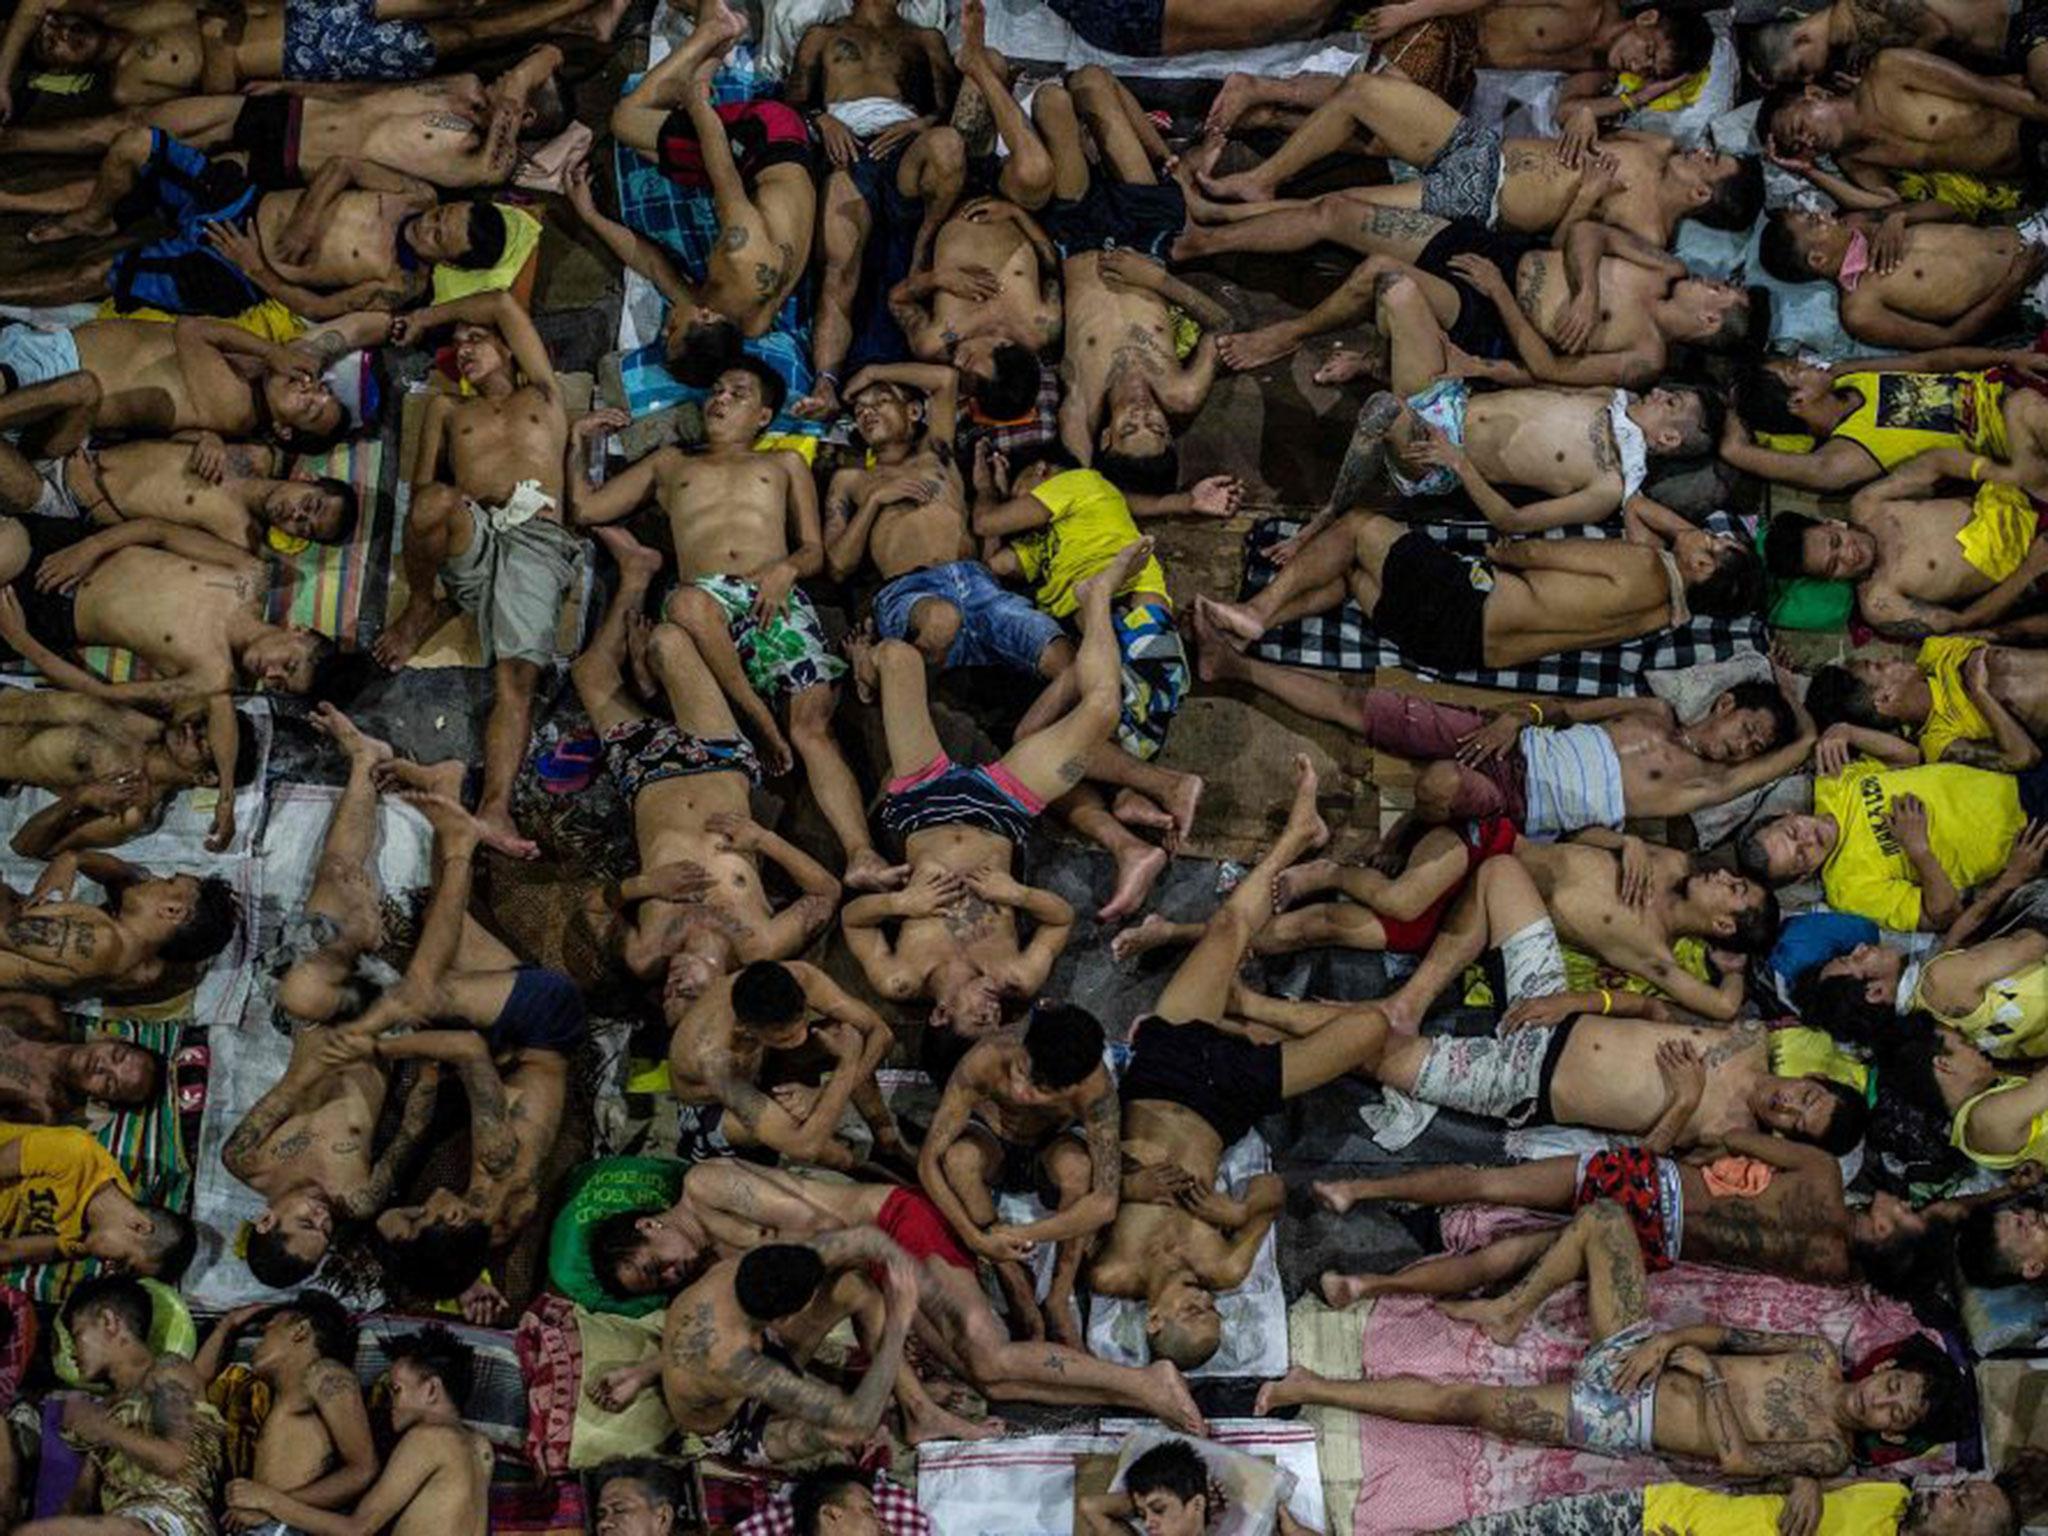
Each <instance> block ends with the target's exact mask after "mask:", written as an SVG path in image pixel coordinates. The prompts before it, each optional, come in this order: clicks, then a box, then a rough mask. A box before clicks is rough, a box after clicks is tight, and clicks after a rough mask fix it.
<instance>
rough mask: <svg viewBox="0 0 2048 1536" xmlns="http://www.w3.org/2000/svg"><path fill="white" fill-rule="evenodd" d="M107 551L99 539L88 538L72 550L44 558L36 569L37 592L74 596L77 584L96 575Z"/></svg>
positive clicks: (83, 539)
mask: <svg viewBox="0 0 2048 1536" xmlns="http://www.w3.org/2000/svg"><path fill="white" fill-rule="evenodd" d="M104 554H105V550H104V548H103V547H102V545H101V544H100V542H99V538H98V535H96V534H89V535H87V536H86V537H85V538H82V539H80V540H79V541H78V542H77V543H76V544H74V545H72V546H71V547H70V548H69V549H60V550H58V551H56V553H54V554H49V555H45V556H43V558H42V561H41V562H40V563H39V564H38V565H37V566H36V590H37V591H38V592H75V591H77V590H78V584H79V583H80V582H82V581H84V580H85V578H86V577H88V576H90V575H91V574H92V573H93V567H95V566H97V565H98V564H99V563H100V560H101V558H102V556H103V555H104Z"/></svg>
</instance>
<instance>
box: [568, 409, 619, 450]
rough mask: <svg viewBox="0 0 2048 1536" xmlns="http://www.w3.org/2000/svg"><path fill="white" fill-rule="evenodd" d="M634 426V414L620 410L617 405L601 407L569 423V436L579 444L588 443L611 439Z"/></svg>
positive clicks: (586, 412)
mask: <svg viewBox="0 0 2048 1536" xmlns="http://www.w3.org/2000/svg"><path fill="white" fill-rule="evenodd" d="M631 425H633V413H632V412H631V411H625V410H621V409H619V407H617V406H616V405H604V406H599V407H598V408H597V409H596V410H594V411H585V412H584V413H583V414H582V415H581V416H578V417H577V418H576V419H575V420H574V421H572V422H570V423H569V436H570V438H571V439H572V440H573V441H575V442H578V443H587V442H589V441H590V439H592V438H593V437H610V436H611V435H612V434H613V433H614V432H623V431H625V430H626V428H628V427H630V426H631Z"/></svg>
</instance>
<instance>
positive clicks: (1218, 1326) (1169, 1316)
mask: <svg viewBox="0 0 2048 1536" xmlns="http://www.w3.org/2000/svg"><path fill="white" fill-rule="evenodd" d="M1145 1320H1146V1322H1147V1324H1148V1325H1164V1324H1169V1323H1170V1324H1172V1325H1173V1326H1175V1327H1177V1328H1179V1329H1180V1330H1181V1331H1182V1332H1184V1333H1192V1334H1195V1335H1196V1336H1198V1337H1199V1336H1200V1335H1202V1334H1204V1333H1206V1334H1208V1335H1209V1336H1210V1337H1212V1338H1215V1337H1219V1336H1220V1335H1221V1332H1222V1328H1223V1314H1222V1313H1220V1312H1218V1311H1217V1310H1216V1297H1215V1296H1214V1295H1213V1294H1212V1293H1211V1292H1209V1291H1205V1290H1203V1289H1202V1287H1200V1286H1199V1285H1196V1284H1195V1283H1194V1281H1192V1280H1188V1279H1179V1280H1174V1281H1170V1282H1169V1283H1168V1284H1167V1286H1166V1288H1165V1289H1164V1290H1162V1291H1161V1292H1160V1293H1159V1296H1158V1299H1157V1300H1155V1301H1154V1302H1153V1303H1152V1305H1151V1306H1150V1307H1149V1308H1147V1309H1146V1314H1145Z"/></svg>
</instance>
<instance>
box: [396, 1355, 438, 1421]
mask: <svg viewBox="0 0 2048 1536" xmlns="http://www.w3.org/2000/svg"><path fill="white" fill-rule="evenodd" d="M390 1375H391V1427H392V1428H393V1429H395V1430H397V1431H398V1432H399V1433H400V1434H404V1433H405V1431H407V1430H408V1429H411V1428H412V1427H413V1425H415V1424H417V1423H418V1422H419V1421H420V1420H421V1419H423V1418H425V1417H426V1416H427V1415H428V1414H429V1413H431V1412H432V1411H433V1410H434V1408H435V1407H436V1405H437V1404H438V1403H439V1402H440V1400H441V1378H440V1377H438V1376H430V1375H428V1374H427V1373H426V1372H425V1371H423V1370H421V1369H420V1368H419V1367H418V1366H416V1365H414V1364H413V1363H412V1362H411V1361H410V1360H396V1361H393V1362H392V1365H391V1372H390Z"/></svg>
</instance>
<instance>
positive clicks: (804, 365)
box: [612, 42, 823, 435]
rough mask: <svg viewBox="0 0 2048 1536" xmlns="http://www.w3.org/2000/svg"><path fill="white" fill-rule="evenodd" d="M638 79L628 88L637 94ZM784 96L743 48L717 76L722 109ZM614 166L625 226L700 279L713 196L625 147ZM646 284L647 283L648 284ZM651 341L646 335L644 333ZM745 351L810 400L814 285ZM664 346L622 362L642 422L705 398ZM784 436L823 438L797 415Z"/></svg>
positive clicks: (638, 351)
mask: <svg viewBox="0 0 2048 1536" xmlns="http://www.w3.org/2000/svg"><path fill="white" fill-rule="evenodd" d="M637 83H638V77H637V76H635V77H634V78H633V79H631V80H629V81H627V83H626V88H627V89H628V90H630V89H632V87H633V86H634V85H636V84H637ZM775 94H777V88H776V87H775V85H774V82H772V81H770V80H769V79H767V78H766V77H765V76H763V75H761V74H760V72H759V71H758V69H757V68H756V65H755V61H754V53H753V49H752V48H751V47H750V46H749V45H748V44H747V43H745V42H741V43H740V44H739V45H738V46H736V47H735V48H734V49H733V50H732V52H731V53H730V54H729V55H727V57H726V60H725V62H724V63H723V64H722V65H720V66H719V70H718V73H717V74H716V75H715V76H713V77H712V81H711V99H712V101H713V102H716V103H720V104H722V103H725V102H730V101H750V100H753V99H755V98H757V97H765V96H772V95H775ZM612 163H613V168H614V170H615V171H616V172H617V176H618V187H619V221H620V222H621V223H622V224H624V225H626V227H627V228H629V229H634V230H638V231H639V232H640V233H641V234H643V235H645V236H647V238H648V239H650V240H652V241H654V242H655V244H657V245H659V246H661V248H662V249H663V250H665V251H667V252H668V253H669V254H670V255H672V256H674V257H675V258H676V260H677V262H678V263H679V264H680V266H681V267H682V269H683V271H684V273H685V274H687V275H688V276H689V277H691V278H692V279H693V280H701V279H702V277H703V273H704V268H705V262H706V260H707V259H708V257H709V256H710V254H711V246H712V242H713V241H714V240H716V239H717V238H718V211H717V208H716V207H715V205H714V204H713V202H712V199H711V194H710V193H708V192H706V193H703V194H701V195H692V194H691V193H688V192H686V191H684V190H683V189H682V188H681V187H678V186H677V185H676V184H675V183H674V182H672V181H670V180H669V179H668V178H667V177H666V176H664V175H662V174H661V172H660V170H659V169H658V168H656V166H655V164H654V162H653V161H652V160H649V159H648V158H646V157H645V156H644V155H641V154H640V153H638V152H637V151H635V150H632V149H629V148H627V147H626V146H625V145H623V144H614V145H613V146H612ZM642 281H644V280H642ZM634 286H635V275H634V274H630V273H629V274H628V283H627V289H628V292H627V307H628V308H629V309H632V308H634V307H636V305H635V303H634V295H633V288H634ZM642 334H644V332H643V333H642ZM745 345H746V350H747V351H748V352H749V353H750V354H752V355H753V356H755V357H758V358H759V359H761V361H762V362H764V363H766V364H767V365H768V366H769V367H771V368H773V369H774V370H775V371H776V372H777V373H779V374H781V375H782V376H783V378H784V379H786V380H788V382H789V399H790V400H791V401H792V402H794V401H796V400H800V399H802V398H803V397H804V396H805V395H807V394H809V393H810V388H811V381H812V377H813V376H812V373H811V296H810V291H809V288H808V286H807V285H803V284H800V285H798V287H797V289H796V291H795V292H794V293H792V294H791V295H790V296H789V299H788V301H787V302H786V303H785V304H784V305H783V306H782V312H781V313H780V314H778V315H777V316H776V317H775V324H774V326H773V327H772V328H771V329H770V330H769V331H768V333H767V334H766V335H764V336H758V337H755V338H753V339H752V340H749V341H748V342H747V343H746V344H745ZM665 357H666V353H665V351H664V349H663V347H662V344H661V341H660V339H659V338H658V337H657V338H656V339H655V340H652V341H649V342H647V343H645V344H644V345H641V346H638V347H634V348H632V349H631V350H629V351H627V352H626V353H625V355H624V356H622V357H621V358H620V359H619V371H620V373H621V374H622V376H623V377H624V380H625V386H626V407H627V409H628V410H630V411H631V412H632V413H633V414H634V415H635V416H646V415H649V414H651V413H652V412H655V411H660V410H666V409H667V408H668V407H670V406H672V405H676V404H679V403H680V402H682V401H685V400H702V399H703V398H704V397H705V391H703V390H701V389H691V388H689V387H688V386H687V385H685V384H682V383H680V382H678V381H677V380H676V378H675V377H674V376H673V375H672V374H670V373H669V371H668V369H667V367H666V366H664V363H665ZM771 430H773V431H778V432H804V433H809V434H812V435H817V434H820V433H822V431H823V428H822V427H820V426H819V425H818V424H817V423H816V422H805V421H799V420H798V419H797V418H796V417H794V416H787V415H785V416H781V417H778V418H777V419H776V420H775V422H774V423H773V424H772V426H771Z"/></svg>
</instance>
